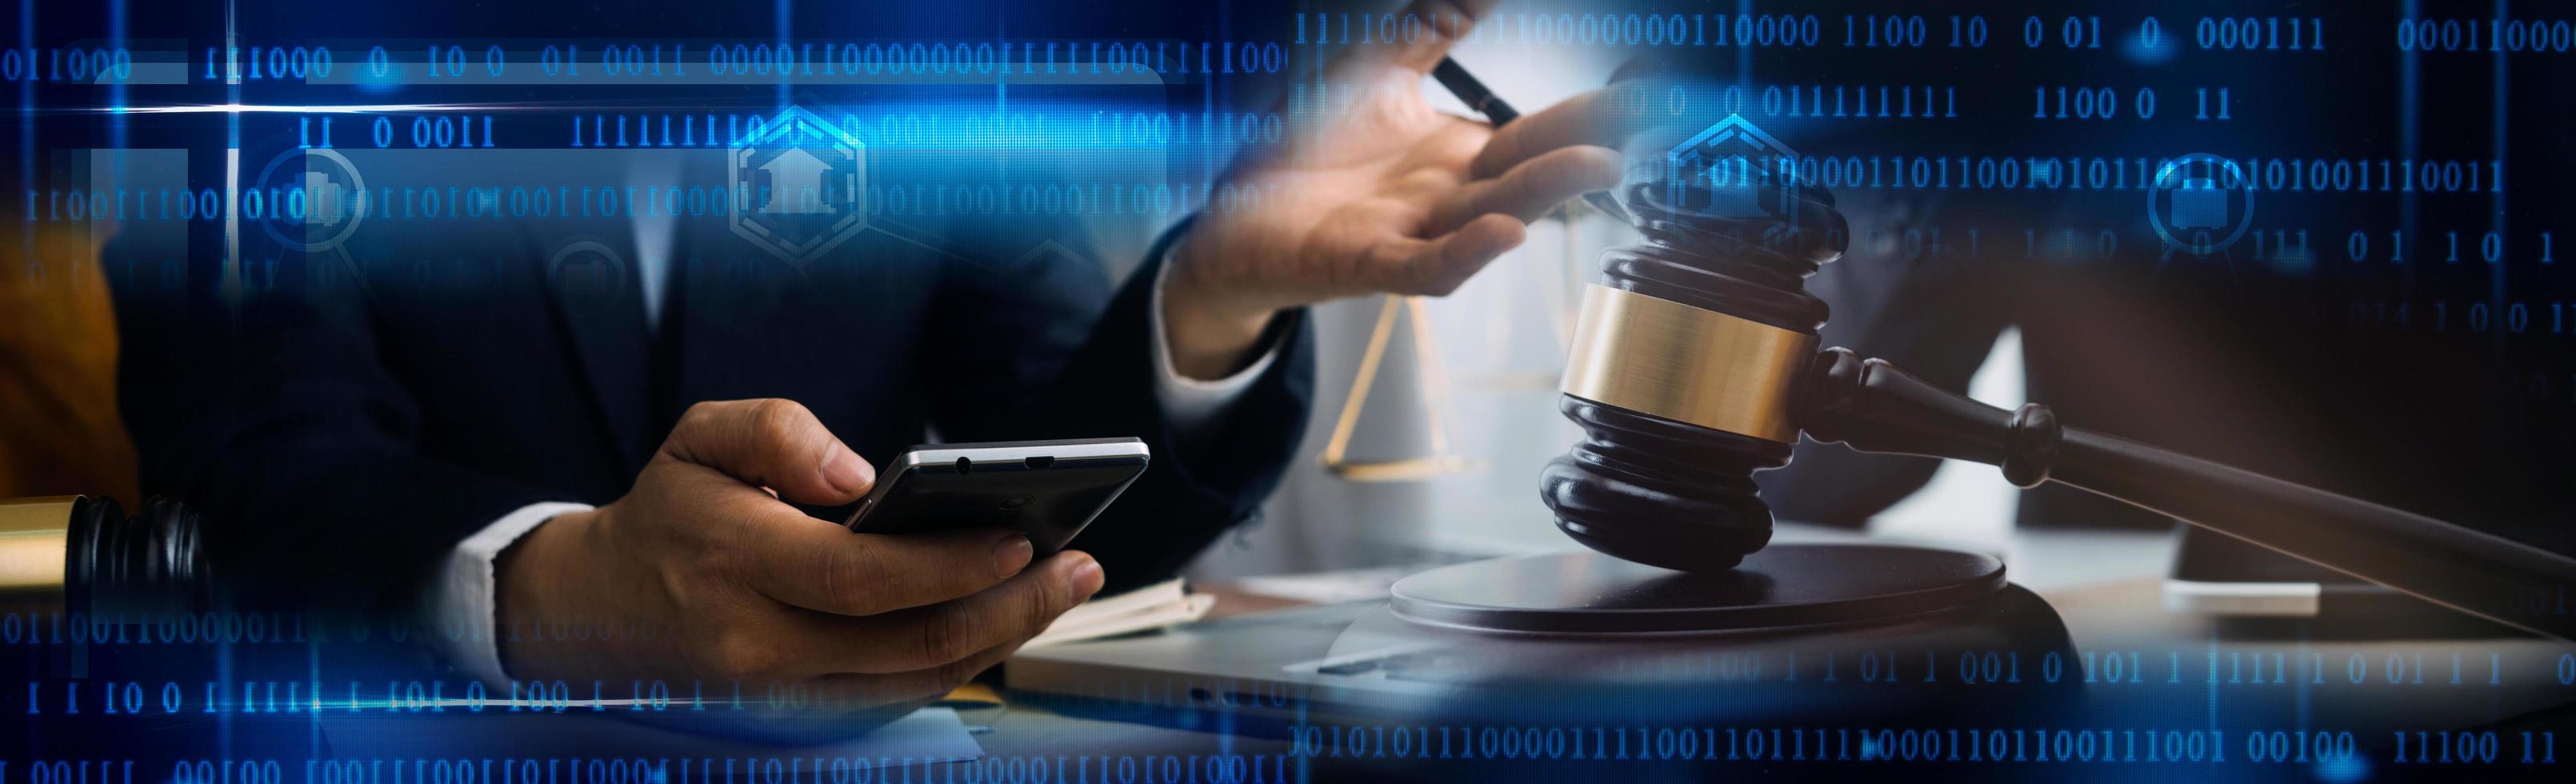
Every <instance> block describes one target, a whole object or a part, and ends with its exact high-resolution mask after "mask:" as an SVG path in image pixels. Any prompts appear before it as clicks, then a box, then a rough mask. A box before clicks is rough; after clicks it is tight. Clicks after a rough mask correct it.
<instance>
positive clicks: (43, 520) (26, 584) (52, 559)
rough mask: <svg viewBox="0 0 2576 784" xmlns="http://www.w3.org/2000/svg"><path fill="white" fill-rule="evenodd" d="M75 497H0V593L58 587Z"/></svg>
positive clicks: (69, 544)
mask: <svg viewBox="0 0 2576 784" xmlns="http://www.w3.org/2000/svg"><path fill="white" fill-rule="evenodd" d="M79 501H80V497H79V496H69V495H64V496H51V497H46V498H0V595H6V594H15V593H19V592H24V591H31V590H32V591H49V590H59V589H61V588H62V585H63V557H64V554H65V552H66V551H67V550H69V549H70V546H71V521H72V506H73V505H74V504H76V503H79Z"/></svg>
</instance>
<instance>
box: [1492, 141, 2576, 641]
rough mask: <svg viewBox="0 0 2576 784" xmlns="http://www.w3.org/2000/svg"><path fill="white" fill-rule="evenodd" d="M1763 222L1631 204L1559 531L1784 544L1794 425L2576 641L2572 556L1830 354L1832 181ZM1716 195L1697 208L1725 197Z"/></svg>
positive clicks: (1592, 345)
mask: <svg viewBox="0 0 2576 784" xmlns="http://www.w3.org/2000/svg"><path fill="white" fill-rule="evenodd" d="M1779 190H1780V193H1781V195H1780V196H1779V197H1778V198H1777V201H1778V202H1779V208H1778V209H1777V210H1773V211H1770V212H1769V213H1768V214H1764V215H1761V216H1756V217H1740V216H1739V217H1729V216H1726V215H1717V214H1710V213H1712V212H1714V211H1711V210H1692V209H1689V208H1687V207H1686V206H1685V205H1683V204H1681V203H1680V202H1687V201H1690V200H1692V198H1693V197H1694V196H1700V197H1709V196H1710V195H1711V194H1709V192H1708V191H1706V190H1705V189H1703V188H1702V187H1700V186H1696V185H1694V186H1683V187H1676V186H1673V185H1671V184H1670V183H1666V182H1646V183H1640V184H1638V185H1635V186H1632V187H1631V188H1629V190H1628V192H1627V199H1626V202H1627V205H1626V206H1627V209H1628V211H1629V213H1630V214H1632V215H1634V216H1635V221H1636V223H1637V226H1638V228H1639V229H1640V230H1641V231H1643V232H1644V233H1645V235H1646V237H1647V241H1646V242H1645V243H1644V244H1641V245H1634V246H1627V247H1622V248H1614V249H1612V250H1610V251H1608V252H1606V253H1605V254H1604V255H1603V257H1602V268H1603V277H1604V283H1601V284H1594V285H1592V286H1590V287H1589V288H1588V289H1587V291H1586V292H1585V296H1584V300H1583V315H1582V318H1581V321H1580V322H1579V326H1578V327H1577V329H1576V333H1575V339H1574V344H1573V348H1572V352H1571V354H1570V357H1569V359H1568V361H1567V369H1566V374H1565V379H1564V382H1563V384H1562V386H1561V387H1560V391H1562V392H1563V393H1564V394H1563V396H1562V397H1561V398H1560V400H1559V406H1558V407H1559V410H1560V411H1562V412H1563V413H1564V414H1565V416H1566V417H1567V418H1570V419H1572V420H1574V421H1575V422H1576V423H1577V424H1579V425H1581V426H1582V427H1583V429H1584V432H1585V438H1584V439H1583V440H1582V441H1581V442H1580V443H1578V444H1576V445H1575V447H1574V448H1573V449H1572V450H1571V451H1570V452H1568V453H1567V454H1566V455H1564V456H1562V457H1559V458H1557V459H1556V460H1555V461H1553V462H1550V463H1549V464H1548V466H1547V468H1546V470H1545V472H1544V473H1543V474H1542V478H1541V489H1540V494H1541V497H1542V498H1543V500H1544V501H1545V502H1546V503H1547V505H1548V507H1549V508H1550V509H1552V510H1554V511H1555V513H1556V518H1557V527H1558V528H1559V529H1561V530H1563V531H1565V533H1566V534H1568V535H1570V536H1572V537H1574V539H1575V540H1576V541H1579V542H1582V543H1583V544H1584V545H1585V546H1588V547H1591V548H1592V549H1594V550H1598V551H1601V552H1603V553H1607V554H1609V555H1612V556H1616V557H1618V558H1621V559H1625V560H1629V561H1635V562H1638V563H1645V564H1652V565H1655V566H1662V567H1666V568H1671V569H1680V570H1687V571H1719V570H1725V569H1729V568H1733V567H1734V566H1735V565H1736V564H1737V563H1738V562H1739V561H1741V560H1742V558H1743V557H1744V556H1745V555H1746V554H1748V553H1752V552H1754V551H1756V550H1760V549H1762V547H1763V546H1764V545H1766V544H1768V543H1769V542H1770V539H1771V510H1770V507H1769V506H1768V505H1766V504H1765V503H1764V502H1763V501H1762V499H1761V497H1760V495H1759V491H1758V489H1757V488H1756V487H1755V485H1754V483H1753V480H1752V473H1753V472H1754V471H1759V470H1764V469H1770V468H1778V467H1781V466H1784V465H1787V464H1788V462H1789V451H1790V446H1791V445H1793V444H1795V443H1797V439H1798V435H1799V433H1801V432H1804V433H1805V434H1806V435H1807V436H1808V437H1810V438H1814V439H1815V440H1817V441H1820V442H1824V443H1838V442H1839V443H1845V444H1849V445H1850V446H1851V447H1852V448H1854V449H1858V450H1861V451H1864V452H1882V453H1894V454H1911V455H1925V456H1930V457H1945V458H1952V459H1958V460H1972V461H1976V462H1980V463H1986V464H1990V465H1996V466H2000V467H2002V468H2003V472H2004V478H2005V479H2007V480H2010V481H2011V482H2012V483H2013V484H2014V485H2017V486H2020V487H2024V488H2028V487H2036V486H2038V485H2039V484H2040V483H2043V482H2058V483H2061V484H2065V485H2069V486H2073V487H2078V488H2082V489H2084V490H2087V491H2090V492H2093V493H2096V494H2100V495H2103V496H2106V497H2109V498H2112V499H2115V500H2119V501H2123V502H2126V503H2129V504H2133V505H2136V506H2138V507H2141V508H2144V509H2148V510H2152V511H2155V512H2159V513H2162V514H2166V515H2170V516H2173V517H2175V518H2178V519H2181V520H2183V521H2184V522H2188V523H2191V524H2193V525H2197V526H2200V527H2203V528H2207V529H2210V530H2213V531H2217V532H2219V533H2223V534H2227V535H2230V536H2234V537H2237V538H2240V539H2244V540H2246V541H2250V542H2253V543H2255V544H2259V545H2262V546H2265V547H2268V548H2271V549H2274V550H2278V551H2281V552H2283V553H2286V554H2289V555H2291V556H2294V557H2297V558H2299V559H2302V560H2306V561H2310V562H2313V563H2316V564H2318V565H2320V566H2324V567H2326V568H2329V569H2333V570H2336V571H2339V572H2343V573H2346V574H2350V575H2352V576H2354V577H2358V578H2361V579H2363V580H2368V581H2370V582H2373V583H2377V584H2380V585H2384V586H2387V587H2389V588H2391V589H2395V590H2397V591H2400V592H2403V593H2406V594H2410V595H2413V596H2416V597H2419V598H2422V599H2425V600H2428V601H2431V602H2434V603H2437V604H2441V605H2444V606H2447V607H2450V608H2453V609H2456V610H2459V611H2462V612H2466V613H2469V614H2471V615H2476V616H2479V617H2481V618H2486V619H2488V620H2492V621H2495V622H2497V623H2501V624H2504V625H2507V626H2512V627H2515V628H2519V629H2523V630H2527V631H2532V632H2537V633H2541V634H2546V635H2549V636H2552V637H2557V638H2560V639H2576V615H2570V614H2569V613H2568V610H2567V599H2566V596H2567V591H2568V588H2569V586H2570V583H2576V559H2570V558H2567V557H2565V556H2561V555H2558V554H2556V553H2552V552H2549V551H2547V550H2542V549H2540V548H2536V547H2531V546H2529V545H2524V544H2520V543H2516V542H2513V541H2510V540H2506V539H2503V538H2499V537H2496V536H2493V535H2489V534H2486V533H2481V532H2478V531H2474V530H2470V529H2468V528H2464V527H2461V526H2457V525H2453V524H2450V523H2446V522H2442V521H2440V520H2435V519H2432V518H2429V517H2424V516H2421V515H2417V514H2412V513H2409V512H2405V511H2401V510H2397V509H2392V508H2389V507H2385V506H2380V505H2377V504H2372V503H2369V502H2366V501H2362V500H2359V499H2355V498H2349V497H2345V496H2341V495H2336V494H2334V493H2329V492H2325V491H2322V490H2317V489H2314V488H2310V487H2306V486H2302V485H2298V484H2293V483H2290V482H2285V481H2281V480H2279V479H2274V478H2271V477H2267V476H2263V475H2261V474H2256V473H2253V472H2251V471H2245V470H2241V469H2237V468H2231V467H2228V466H2224V465H2220V464H2217V463H2213V462H2209V461H2206V460H2201V459H2197V458H2193V457H2189V456H2186V455H2182V454H2178V453H2175V452H2171V451H2167V450H2163V449H2158V448H2156V447H2152V446H2148V445H2145V444H2141V443H2138V442H2135V441H2129V440H2126V439H2121V438H2116V437H2113V436H2108V435H2103V434H2100V433H2093V432H2088V431H2085V430H2081V429H2077V428H2071V427H2066V426H2063V425H2061V424H2060V423H2059V422H2058V420H2057V417H2056V415H2055V414H2053V413H2051V412H2050V411H2049V409H2048V407H2047V406H2044V405H2040V404H2037V403H2032V404H2028V405H2024V406H2022V407H2020V408H2018V409H2014V410H2011V411H2006V410H2004V409H2000V408H1996V407H1994V406H1989V405H1986V404H1983V403H1979V402H1976V401H1974V400H1970V399H1968V398H1967V397H1965V396H1962V395H1958V394H1955V393H1952V392H1949V391H1947V390H1943V389H1940V388H1937V387H1934V386H1932V385H1930V384H1927V383H1925V382H1923V381H1922V380H1921V379H1918V378H1915V377H1914V376H1912V375H1908V374H1906V373H1905V372H1904V371H1902V370H1899V369H1897V368H1896V367H1895V366H1894V365H1890V364H1888V363H1886V362H1884V361H1881V360H1875V359H1862V358H1860V357H1859V356H1858V355H1856V354H1854V353H1852V352H1851V351H1850V350H1847V349H1841V348H1832V349H1825V350H1823V351H1818V350H1817V343H1818V337H1817V333H1816V329H1817V327H1819V326H1821V325H1822V324H1823V323H1824V320H1825V317H1826V315H1827V309H1826V307H1825V304H1824V303H1823V302H1822V301H1821V300H1818V299H1817V298H1816V297H1814V296H1813V295H1811V294H1809V293H1807V292H1806V291H1805V289H1804V284H1803V281H1804V280H1805V278H1807V277H1808V276H1810V275H1813V274H1814V273H1815V272H1816V270H1817V267H1818V266H1819V265H1821V264H1823V263H1825V262H1829V261H1832V260H1833V259H1835V258H1838V257H1840V256H1841V255H1842V250H1843V245H1844V242H1845V240H1844V238H1845V237H1846V236H1847V231H1846V228H1845V224H1844V220H1843V217H1842V215H1841V214H1840V213H1839V212H1836V211H1835V210H1834V207H1833V197H1832V195H1831V194H1830V193H1828V192H1826V191H1824V190H1823V189H1821V188H1816V187H1805V188H1794V187H1793V188H1783V189H1779ZM1714 201H1715V200H1714V199H1713V198H1711V199H1709V201H1705V202H1702V203H1714Z"/></svg>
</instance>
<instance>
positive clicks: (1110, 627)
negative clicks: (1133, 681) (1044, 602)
mask: <svg viewBox="0 0 2576 784" xmlns="http://www.w3.org/2000/svg"><path fill="white" fill-rule="evenodd" d="M1215 606H1216V597H1215V596H1212V595H1209V594H1203V593H1192V592H1191V591H1190V590H1189V587H1188V586H1187V585H1185V584H1183V583H1182V581H1180V580H1177V579H1175V580H1167V581H1164V582H1159V583H1155V584H1153V585H1148V586H1145V587H1143V588H1138V589H1135V590H1132V591H1128V592H1125V593H1121V594H1118V595H1116V596H1100V597H1094V598H1093V599H1092V600H1091V601H1087V602H1083V603H1082V604H1080V605H1078V606H1076V607H1074V608H1073V609H1071V610H1067V611H1065V613H1064V614H1063V615H1060V616H1056V619H1055V623H1052V624H1048V625H1047V629H1046V631H1044V632H1040V633H1039V634H1038V636H1036V637H1034V638H1031V639H1030V640H1029V641H1028V643H1027V644H1024V645H1021V646H1020V647H1021V648H1022V649H1028V648H1037V647H1042V646H1047V645H1060V644H1063V643H1068V642H1081V641H1084V640H1097V639H1100V638H1102V637H1111V636H1115V635H1120V634H1127V633H1129V632H1140V631H1144V630H1147V629H1160V628H1163V627H1166V626H1175V625H1179V624H1184V623H1189V622H1191V621H1195V620H1198V619H1200V618H1203V617H1206V616H1207V613H1208V609H1209V608H1212V607H1215Z"/></svg>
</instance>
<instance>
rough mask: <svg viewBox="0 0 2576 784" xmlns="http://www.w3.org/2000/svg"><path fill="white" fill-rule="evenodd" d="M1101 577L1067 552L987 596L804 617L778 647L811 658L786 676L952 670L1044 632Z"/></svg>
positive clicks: (1092, 565) (1086, 559) (1085, 559)
mask: <svg viewBox="0 0 2576 784" xmlns="http://www.w3.org/2000/svg"><path fill="white" fill-rule="evenodd" d="M1103 579H1104V577H1103V574H1102V572H1101V570H1100V562H1099V561H1096V560H1093V559H1092V557H1091V556H1090V555H1089V554H1086V553H1082V552H1079V551H1071V550H1068V551H1065V552H1062V553H1058V554H1056V555H1053V556H1050V557H1048V558H1047V560H1046V561H1045V562H1043V563H1040V564H1038V565H1037V566H1035V567H1033V568H1031V569H1029V570H1028V571H1026V572H1022V573H1021V574H1020V575H1019V576H1017V577H1013V578H1011V579H1010V580H1008V581H1006V582H1004V583H1002V584H1001V585H998V586H994V587H993V588H992V589H991V590H987V591H982V592H979V593H976V594H974V595H972V596H967V597H965V598H961V599H957V600H954V601H948V602H942V603H939V604H935V605H931V606H928V607H915V608H912V609H908V610H902V611H898V612H892V613H886V614H883V615H878V616H874V617H869V618H841V617H834V616H829V615H817V614H805V615H802V616H799V617H798V619H797V621H796V622H795V627H794V628H791V629H790V630H788V632H787V633H786V634H785V635H783V636H784V637H785V638H786V639H783V640H781V641H780V642H781V643H782V644H787V645H790V646H794V647H793V648H792V649H793V650H800V651H805V652H807V653H808V654H809V655H805V656H802V657H800V658H802V659H804V660H805V661H804V666H803V667H802V668H801V669H802V670H803V671H791V672H787V673H783V674H784V675H787V676H789V677H809V676H814V675H824V674H832V673H851V672H856V673H868V674H891V673H914V672H921V671H934V672H935V671H937V670H939V669H940V668H943V667H952V666H955V665H957V664H958V663H960V662H965V661H968V660H970V659H971V658H972V657H974V656H975V655H976V653H977V652H980V651H987V650H991V649H994V648H996V647H1003V646H1016V645H1018V644H1020V643H1021V642H1024V641H1027V640H1028V639H1029V638H1031V637H1035V636H1037V634H1038V633H1039V632H1042V631H1046V627H1047V625H1048V624H1051V623H1054V622H1055V619H1056V617H1057V616H1060V615H1063V614H1064V612H1065V611H1066V610H1070V609H1073V606H1074V605H1077V604H1081V603H1082V602H1083V600H1085V599H1089V598H1091V595H1092V594H1094V593H1097V592H1099V590H1100V585H1101V583H1102V581H1103ZM973 669H975V670H980V669H982V668H981V667H980V666H978V667H974V668H973ZM973 674H974V673H973V671H972V670H969V671H966V672H965V673H963V675H967V676H971V675H973Z"/></svg>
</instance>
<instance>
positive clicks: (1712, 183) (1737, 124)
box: [1664, 114, 1798, 222]
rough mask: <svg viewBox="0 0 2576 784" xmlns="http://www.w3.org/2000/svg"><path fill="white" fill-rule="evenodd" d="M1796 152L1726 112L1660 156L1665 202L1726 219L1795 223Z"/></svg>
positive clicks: (1747, 121) (1796, 198) (1758, 128)
mask: <svg viewBox="0 0 2576 784" xmlns="http://www.w3.org/2000/svg"><path fill="white" fill-rule="evenodd" d="M1797 166H1798V151H1797V150H1793V149H1789V145H1786V144H1781V143H1780V140H1779V139H1775V138H1772V137H1771V134H1768V133H1764V132H1763V131H1762V129H1761V128H1760V127H1758V126H1755V125H1754V124H1753V121H1751V120H1747V119H1744V117H1743V116H1741V115H1734V114H1730V115H1727V116H1726V119H1723V120H1719V121H1717V123H1716V124H1715V125H1711V126H1709V127H1707V128H1706V129H1703V130H1701V131H1700V132H1699V134H1698V135H1695V136H1692V137H1691V138H1690V140H1688V141H1685V142H1682V143H1681V144H1679V145H1675V146H1674V147H1673V148H1672V149H1671V150H1667V151H1665V152H1664V182H1665V185H1666V189H1667V190H1666V193H1665V200H1666V202H1667V203H1669V204H1670V205H1672V206H1673V207H1674V208H1677V209H1686V210H1691V211H1695V212H1698V213H1701V214H1704V215H1713V216H1718V217H1725V218H1773V219H1778V220H1781V221H1783V222H1795V221H1796V219H1797V209H1798V175H1797Z"/></svg>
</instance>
